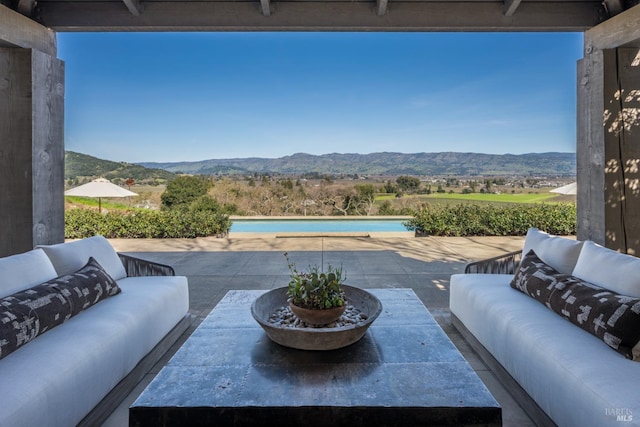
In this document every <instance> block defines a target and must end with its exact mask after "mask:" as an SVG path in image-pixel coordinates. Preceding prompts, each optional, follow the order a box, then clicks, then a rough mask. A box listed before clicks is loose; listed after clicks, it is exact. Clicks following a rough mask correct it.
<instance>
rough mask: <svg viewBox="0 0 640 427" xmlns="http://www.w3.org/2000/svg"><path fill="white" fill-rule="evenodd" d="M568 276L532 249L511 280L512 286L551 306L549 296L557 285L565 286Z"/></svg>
mask: <svg viewBox="0 0 640 427" xmlns="http://www.w3.org/2000/svg"><path fill="white" fill-rule="evenodd" d="M566 277H570V276H569V275H568V274H562V273H559V272H558V271H557V270H556V269H554V268H553V267H551V266H550V265H547V264H545V263H544V262H543V261H542V260H541V259H540V258H538V255H536V253H535V252H534V251H533V249H531V250H530V251H529V252H528V253H527V254H526V255H525V256H524V257H523V258H522V260H521V261H520V265H519V266H518V270H517V271H516V273H515V275H514V277H513V280H511V287H512V288H514V289H517V290H519V291H521V292H524V293H525V294H527V295H529V296H530V297H532V298H534V299H535V300H538V301H540V302H541V303H543V304H544V305H546V306H547V307H549V304H548V301H549V296H550V295H551V293H552V292H554V291H555V289H556V287H558V286H560V287H562V286H564V285H563V284H562V280H563V279H564V278H566Z"/></svg>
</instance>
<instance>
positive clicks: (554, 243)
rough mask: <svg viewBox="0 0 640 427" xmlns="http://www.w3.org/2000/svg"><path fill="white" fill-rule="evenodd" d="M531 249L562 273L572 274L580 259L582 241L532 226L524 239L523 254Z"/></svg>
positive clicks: (543, 260)
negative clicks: (552, 233) (555, 234)
mask: <svg viewBox="0 0 640 427" xmlns="http://www.w3.org/2000/svg"><path fill="white" fill-rule="evenodd" d="M531 249H533V251H534V252H535V253H536V255H538V258H540V259H541V260H542V262H544V263H545V264H547V265H550V266H551V267H553V268H554V269H556V270H557V271H559V272H560V273H566V274H571V272H572V271H573V268H574V267H575V265H576V262H577V261H578V256H579V255H580V251H581V249H582V242H581V241H578V240H573V239H569V238H566V237H560V236H553V235H551V234H548V233H545V232H543V231H540V230H538V229H537V228H535V227H532V228H530V229H529V230H528V231H527V236H526V237H525V239H524V247H523V249H522V255H526V254H527V253H529V251H530V250H531Z"/></svg>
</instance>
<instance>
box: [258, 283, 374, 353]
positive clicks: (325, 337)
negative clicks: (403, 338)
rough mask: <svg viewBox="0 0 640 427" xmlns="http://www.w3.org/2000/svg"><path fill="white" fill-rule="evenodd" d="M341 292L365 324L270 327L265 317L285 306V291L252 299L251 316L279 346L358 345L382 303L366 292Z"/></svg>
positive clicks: (350, 289)
mask: <svg viewBox="0 0 640 427" xmlns="http://www.w3.org/2000/svg"><path fill="white" fill-rule="evenodd" d="M342 289H343V290H344V293H345V298H346V300H347V301H348V302H349V304H350V305H353V306H354V307H355V308H357V309H358V310H360V311H361V312H362V313H364V314H366V316H367V319H366V320H365V321H363V322H360V323H357V324H354V325H348V326H339V327H332V328H328V327H316V328H291V327H287V326H281V325H276V324H273V323H270V322H269V317H270V316H271V315H272V314H273V313H275V311H276V310H278V309H279V308H281V307H286V306H287V304H288V302H287V288H286V287H283V288H277V289H273V290H271V291H269V292H266V293H264V294H262V295H261V296H259V297H258V298H256V300H255V301H254V302H253V304H252V305H251V315H252V316H253V318H254V319H255V320H256V321H257V322H258V323H259V324H260V326H261V327H262V329H264V331H265V332H266V334H267V336H268V337H269V338H270V339H271V340H272V341H273V342H276V343H278V344H280V345H283V346H285V347H291V348H295V349H298V350H336V349H339V348H343V347H346V346H349V345H351V344H353V343H355V342H357V341H359V340H360V339H361V338H362V337H363V336H364V334H365V332H367V329H368V328H369V326H371V324H372V323H373V321H374V320H376V319H377V318H378V316H379V315H380V313H381V312H382V303H380V300H379V299H378V298H376V297H375V296H374V295H372V294H370V293H369V292H367V291H365V290H363V289H360V288H354V287H353V286H347V285H343V286H342Z"/></svg>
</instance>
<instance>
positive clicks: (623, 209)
mask: <svg viewBox="0 0 640 427" xmlns="http://www.w3.org/2000/svg"><path fill="white" fill-rule="evenodd" d="M638 24H640V5H638V6H635V7H632V8H631V9H628V10H627V11H625V12H623V13H621V14H619V15H617V16H615V17H614V18H611V19H609V20H607V21H605V22H604V23H602V24H600V25H597V26H595V27H593V28H592V29H590V30H588V31H586V32H585V37H584V46H585V52H584V54H585V55H584V58H583V59H582V60H581V61H579V62H578V78H577V81H578V115H577V116H578V122H577V127H578V128H577V137H578V141H577V175H578V177H577V178H578V235H577V237H578V239H580V240H587V239H589V240H593V241H595V242H596V243H599V244H602V245H604V246H607V247H609V248H611V249H615V250H618V251H620V252H624V253H629V254H634V255H640V217H638V215H637V213H636V214H635V215H634V214H633V213H634V212H637V210H638V209H639V208H640V172H639V169H640V124H639V123H640V122H639V121H640V118H639V113H640V53H639V52H640V49H639V48H640V25H638Z"/></svg>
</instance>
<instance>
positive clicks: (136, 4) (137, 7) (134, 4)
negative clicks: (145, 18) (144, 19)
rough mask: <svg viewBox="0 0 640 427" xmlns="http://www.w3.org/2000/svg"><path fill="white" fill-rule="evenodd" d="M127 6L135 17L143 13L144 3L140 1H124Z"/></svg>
mask: <svg viewBox="0 0 640 427" xmlns="http://www.w3.org/2000/svg"><path fill="white" fill-rule="evenodd" d="M122 1H123V2H124V4H125V6H127V9H128V10H129V12H130V13H131V14H132V15H133V16H140V14H141V13H142V11H143V7H142V3H140V0H122Z"/></svg>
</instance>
